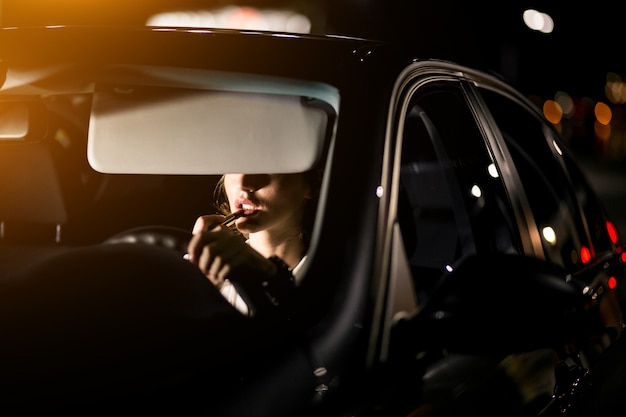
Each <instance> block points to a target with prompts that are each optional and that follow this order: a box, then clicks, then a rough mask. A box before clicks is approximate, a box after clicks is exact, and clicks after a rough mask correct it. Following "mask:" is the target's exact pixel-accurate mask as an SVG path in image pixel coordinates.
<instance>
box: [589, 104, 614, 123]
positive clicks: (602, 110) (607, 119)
mask: <svg viewBox="0 0 626 417" xmlns="http://www.w3.org/2000/svg"><path fill="white" fill-rule="evenodd" d="M593 112H594V114H595V115H596V120H597V121H598V123H600V124H603V125H605V126H608V124H609V123H611V118H612V117H613V112H611V108H610V107H609V106H608V105H606V104H605V103H602V102H601V101H599V102H597V103H596V106H595V107H594V109H593Z"/></svg>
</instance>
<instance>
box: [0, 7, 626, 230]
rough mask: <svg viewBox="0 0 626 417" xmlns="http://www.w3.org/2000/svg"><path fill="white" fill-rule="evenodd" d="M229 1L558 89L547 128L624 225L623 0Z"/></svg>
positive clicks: (549, 93) (118, 12)
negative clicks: (558, 119)
mask: <svg viewBox="0 0 626 417" xmlns="http://www.w3.org/2000/svg"><path fill="white" fill-rule="evenodd" d="M232 3H234V1H228V0H0V5H1V9H0V11H1V15H0V19H1V22H2V25H3V26H4V27H8V26H20V25H42V24H43V25H57V24H64V25H75V24H116V25H135V24H140V25H142V24H144V23H145V22H146V20H147V17H148V16H149V15H151V14H153V13H156V12H161V11H171V10H175V9H179V10H191V11H193V10H200V9H208V8H218V7H222V6H225V5H229V4H232ZM237 4H238V5H241V6H253V7H259V8H290V9H292V10H295V11H298V12H301V13H303V14H306V15H308V16H309V17H310V18H311V21H312V28H311V32H312V33H332V34H342V35H353V36H360V37H369V38H377V39H385V40H395V41H400V42H407V43H412V44H419V45H421V46H423V47H425V48H426V49H425V51H427V52H425V54H427V55H431V56H450V57H453V58H454V59H455V60H458V61H459V62H462V63H468V64H470V65H476V66H480V67H483V68H489V69H491V70H493V71H494V72H496V73H498V74H500V75H502V76H503V77H504V78H505V79H506V80H507V81H508V82H509V83H511V84H512V85H514V86H515V87H517V88H518V89H519V90H520V91H522V92H523V93H524V94H526V95H527V96H529V97H534V98H535V99H536V102H538V103H542V102H544V101H545V100H548V99H554V97H555V94H556V93H557V92H565V93H566V94H567V95H568V96H569V97H571V98H572V100H574V102H575V103H577V104H578V106H579V107H578V108H579V110H580V111H578V112H577V113H576V114H577V115H576V116H574V117H572V118H568V119H563V122H562V123H561V124H560V125H559V126H557V127H558V128H559V129H560V130H561V131H562V133H563V136H564V137H565V139H566V140H567V141H568V142H569V144H570V145H571V148H572V149H573V150H574V151H575V152H576V154H577V155H578V157H579V159H580V162H581V164H582V165H583V168H584V169H585V170H586V172H587V174H588V176H589V178H590V180H591V182H592V183H593V185H594V186H595V188H596V189H597V190H598V191H599V193H600V196H601V198H602V199H604V201H605V204H606V205H607V209H608V211H609V213H610V214H611V215H612V216H613V217H614V218H615V220H616V221H617V223H618V226H619V227H620V230H622V231H623V232H624V233H626V202H625V201H624V200H626V199H625V198H624V196H625V195H626V168H625V166H626V40H625V39H626V38H625V37H624V35H625V33H624V27H625V26H626V24H625V23H626V1H610V0H595V1H593V2H585V3H583V4H580V3H574V2H563V1H556V0H547V1H531V0H517V1H502V2H495V3H494V2H484V1H483V2H480V1H479V2H476V1H474V2H467V1H465V2H464V1H462V0H453V1H446V0H427V1H426V0H422V1H418V0H246V1H243V2H237ZM526 8H533V9H536V10H538V11H541V12H545V13H548V14H549V15H550V16H551V17H552V18H553V20H554V31H553V32H552V33H550V34H544V33H540V32H537V31H532V30H530V29H528V28H527V27H526V26H525V25H524V23H523V21H522V12H523V11H524V10H525V9H526ZM424 57H427V56H424ZM609 73H613V74H615V75H614V76H617V77H618V78H619V79H621V80H622V82H623V83H622V84H621V85H622V89H623V100H622V101H621V102H610V101H609V100H608V98H607V95H606V94H605V86H606V85H607V75H608V74H609ZM597 102H603V103H605V104H608V105H609V107H610V108H611V110H612V114H613V118H612V120H611V126H610V135H608V134H606V135H605V137H603V138H602V137H600V136H602V135H598V133H597V132H596V129H597V123H595V122H594V121H595V118H594V116H593V110H592V108H593V107H592V106H593V104H595V103H597ZM583 104H585V105H586V107H584V106H583ZM583 110H584V112H583ZM604 132H605V133H606V129H605V131H604Z"/></svg>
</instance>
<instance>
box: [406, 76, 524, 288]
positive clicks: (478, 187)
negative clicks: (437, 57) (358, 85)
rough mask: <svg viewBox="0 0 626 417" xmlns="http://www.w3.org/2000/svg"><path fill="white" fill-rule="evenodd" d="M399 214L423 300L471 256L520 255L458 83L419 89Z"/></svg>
mask: <svg viewBox="0 0 626 417" xmlns="http://www.w3.org/2000/svg"><path fill="white" fill-rule="evenodd" d="M400 189H401V190H400V201H399V204H398V207H399V208H398V218H399V222H400V226H401V230H402V233H403V237H404V241H405V246H406V250H407V256H408V257H409V259H410V265H411V269H412V271H413V275H414V280H415V282H416V287H417V289H418V290H417V291H418V292H419V295H420V297H423V296H425V295H427V294H428V292H429V291H430V290H431V289H432V286H433V285H434V284H436V282H437V281H438V278H439V277H440V276H441V274H442V273H444V272H445V271H450V270H452V269H453V268H454V266H455V263H456V262H457V261H458V260H459V259H461V258H463V257H465V256H467V255H470V254H474V253H485V252H517V251H518V238H517V234H516V233H517V232H516V229H515V228H514V227H513V225H514V221H513V218H512V216H511V215H510V214H509V213H510V210H509V209H508V206H509V204H508V199H507V196H506V193H505V189H504V186H503V184H502V181H501V179H500V177H499V175H498V173H497V170H496V167H495V165H494V163H493V160H492V158H491V156H490V154H489V152H488V151H487V147H486V146H485V142H484V139H483V135H482V133H481V131H480V130H479V128H478V126H477V123H476V121H475V118H474V116H473V114H472V113H471V111H470V109H469V107H468V104H467V100H466V99H465V97H464V94H463V91H462V89H461V87H460V85H459V84H458V83H446V82H437V83H431V84H430V85H426V86H424V87H422V88H421V89H419V90H418V91H417V93H416V94H415V95H414V97H413V98H412V99H411V101H410V104H409V110H408V111H407V117H406V120H405V121H404V134H403V139H402V158H401V170H400Z"/></svg>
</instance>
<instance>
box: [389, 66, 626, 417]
mask: <svg viewBox="0 0 626 417" xmlns="http://www.w3.org/2000/svg"><path fill="white" fill-rule="evenodd" d="M483 86H484V87H483ZM396 87H397V91H396V95H395V96H394V100H395V101H394V103H393V106H392V108H393V119H392V120H390V124H391V129H390V130H389V131H390V132H391V136H390V137H388V140H389V141H390V142H391V144H390V145H389V148H388V149H389V152H388V154H387V157H388V162H389V164H390V166H389V171H388V172H389V182H390V189H391V193H390V194H391V197H390V200H389V209H388V213H389V216H388V219H387V223H386V229H385V231H386V234H385V236H386V239H385V242H386V249H387V250H388V259H389V263H388V269H387V270H386V272H387V273H388V281H387V282H388V287H387V292H386V298H385V300H384V301H385V309H384V311H385V317H384V320H383V323H384V324H383V325H382V328H381V331H380V334H379V336H380V338H381V339H382V342H381V343H380V347H381V348H380V350H379V351H378V352H377V355H378V356H377V359H378V360H380V361H381V362H382V363H395V362H396V361H397V360H398V358H397V357H394V355H395V356H398V355H403V354H405V355H406V354H408V355H413V357H414V358H422V359H418V360H416V361H415V362H412V364H413V366H411V367H406V368H405V369H411V370H412V371H415V370H416V369H418V371H417V372H421V373H422V378H421V380H420V381H419V382H416V383H415V384H414V385H413V386H412V387H411V388H410V389H409V391H411V390H413V392H415V391H418V392H420V395H421V401H422V406H424V405H425V404H429V403H430V402H431V401H432V402H434V403H436V406H437V407H443V408H444V409H448V410H450V409H466V410H467V409H472V407H478V408H481V409H482V410H484V407H485V406H486V404H489V407H494V408H493V409H494V411H495V410H498V411H502V410H505V409H506V410H520V409H522V410H524V412H525V413H529V414H528V415H534V414H533V413H534V411H537V412H538V411H539V410H540V409H541V408H543V407H544V406H546V405H548V404H549V403H550V401H551V397H552V394H553V392H554V388H555V385H556V380H555V367H556V366H557V364H558V363H559V360H560V359H563V358H562V357H560V353H561V352H556V351H555V346H554V345H553V344H551V343H552V342H553V340H549V339H551V336H550V335H549V332H550V329H549V328H547V329H546V330H545V333H543V334H542V335H541V336H539V334H541V332H539V331H538V332H537V335H533V338H535V340H534V342H536V343H535V344H532V343H529V344H528V346H527V348H526V347H521V344H520V347H519V351H517V350H518V347H514V346H511V352H510V354H504V355H493V354H492V351H491V348H492V347H495V346H504V344H505V342H504V340H503V339H505V338H506V337H507V336H506V335H505V334H507V333H506V332H504V333H502V327H501V326H500V325H499V323H501V322H506V321H507V319H508V318H512V317H508V316H505V317H503V318H501V319H498V317H497V316H498V314H501V313H502V312H501V311H499V310H498V309H493V311H492V315H493V316H494V317H493V318H491V317H488V319H489V320H487V321H486V322H485V323H472V326H476V327H475V329H474V330H472V331H470V330H467V329H464V331H463V332H462V333H463V337H457V338H456V339H455V343H456V344H454V346H455V348H456V349H457V351H458V353H455V354H451V353H450V352H448V351H447V349H445V348H444V349H434V350H430V351H429V350H420V349H421V348H423V347H424V346H428V345H429V343H424V342H423V341H422V342H415V341H413V342H412V343H408V341H407V340H406V337H407V332H402V331H395V330H396V329H397V328H398V327H399V326H398V323H403V322H406V321H408V322H411V321H415V320H413V319H414V318H415V317H416V316H419V314H420V311H421V310H422V309H423V308H424V306H427V305H428V303H429V299H430V297H431V295H432V294H433V293H435V292H436V291H439V287H441V286H442V282H444V281H446V280H447V278H448V275H452V274H454V271H455V269H456V268H457V267H460V266H461V265H462V264H463V263H464V261H465V260H466V259H468V258H471V257H472V256H474V255H480V256H488V257H489V256H499V255H508V256H516V257H517V258H519V259H525V258H531V259H536V260H538V261H540V262H543V261H547V262H544V263H545V267H548V266H550V265H557V266H558V267H559V268H562V271H563V273H565V272H566V271H569V272H574V268H573V267H574V265H572V262H575V263H578V264H580V263H581V262H582V257H583V256H586V251H587V250H589V251H591V252H590V253H594V254H595V249H590V248H591V247H593V248H596V247H597V248H602V251H603V252H604V253H607V252H610V251H611V249H614V246H615V241H611V238H610V233H608V232H607V227H608V228H609V230H610V227H611V225H609V224H606V223H605V221H604V218H603V215H602V213H601V211H599V210H597V209H595V203H589V202H587V203H585V204H586V205H591V206H593V207H594V208H590V207H587V210H586V212H588V214H590V219H587V218H586V217H585V215H584V214H583V212H584V211H585V210H583V209H582V208H581V203H580V202H579V197H580V195H581V193H580V191H581V188H580V187H581V185H579V182H578V180H580V178H578V177H576V178H574V176H575V174H572V175H570V174H569V173H568V172H567V168H572V166H573V165H572V162H571V161H564V160H559V157H560V156H561V155H562V152H561V153H559V151H560V150H561V149H560V148H559V146H558V145H557V138H556V137H555V136H553V135H552V132H551V131H550V129H549V126H547V125H546V124H545V122H544V121H543V120H542V119H541V118H540V117H538V115H537V113H536V112H533V110H532V109H530V108H529V107H528V102H526V101H524V99H523V98H522V97H521V96H520V95H519V93H517V92H515V91H514V90H512V89H510V87H508V86H507V85H505V84H503V83H501V82H500V81H499V80H497V79H496V78H494V77H490V76H488V75H486V74H483V73H480V72H475V71H471V70H468V69H467V68H462V67H458V66H455V65H452V64H448V63H443V62H425V63H424V62H422V63H416V64H413V65H412V66H411V67H409V68H407V69H406V70H405V71H404V73H403V74H402V75H401V76H400V78H399V81H398V83H397V85H396ZM483 94H484V95H485V96H486V97H487V98H486V99H485V98H484V97H483ZM524 106H526V107H524ZM492 107H493V108H494V109H495V116H494V115H493V114H492V113H491V112H490V109H491V108H492ZM512 108H513V109H515V111H512ZM503 118H504V119H503ZM501 119H503V120H501ZM504 122H508V124H507V123H504ZM500 123H501V124H502V128H504V129H505V130H506V131H504V132H503V131H502V130H501V128H500ZM513 127H520V129H519V130H515V129H514V128H513ZM511 137H515V139H516V141H512V140H511ZM529 142H530V143H529ZM536 154H538V155H536ZM536 158H543V159H541V160H540V161H538V160H537V159H536ZM536 163H539V164H540V167H539V168H538V167H537V166H535V165H534V164H536ZM568 164H569V165H568ZM537 168H538V169H537ZM537 172H539V173H541V175H540V176H541V178H538V177H537V176H536V175H537ZM575 172H576V171H575ZM533 173H534V174H535V176H533V175H532V174H533ZM539 180H541V181H543V183H542V184H541V185H540V186H539V187H537V185H536V184H537V182H538V181H539ZM382 183H385V181H384V180H383V181H382ZM585 191H590V190H588V189H585ZM577 192H578V193H577ZM529 196H530V199H529ZM586 197H588V199H587V201H588V200H591V199H592V194H591V193H589V194H588V195H586ZM548 199H549V200H550V203H551V204H544V202H545V201H546V200H548ZM548 219H549V220H550V222H549V223H547V220H548ZM590 224H591V225H592V228H593V230H596V229H598V228H600V229H602V230H600V231H596V232H595V238H592V237H591V234H593V233H590V229H589V226H590ZM549 227H552V229H549ZM551 231H552V232H553V233H556V234H557V236H558V237H559V242H560V243H559V245H560V248H559V249H555V247H554V245H553V243H552V242H550V241H549V239H550V236H552V235H550V232H551ZM574 254H575V255H577V256H578V260H577V261H572V259H573V257H574ZM494 259H495V258H494ZM503 266H504V267H505V268H506V266H507V265H503ZM510 266H511V268H512V269H513V268H515V267H514V266H513V265H512V264H511V265H510ZM540 268H541V269H543V268H544V264H541V265H540ZM475 272H478V273H476V274H474V276H470V277H465V278H466V279H471V280H475V283H474V285H473V286H474V287H480V286H482V285H484V286H485V289H484V293H488V294H489V295H486V294H482V293H481V292H479V291H477V290H472V292H471V295H470V294H465V296H466V297H469V298H471V297H475V298H476V299H475V303H476V304H480V303H485V304H487V305H489V303H490V300H489V299H494V298H495V299H500V301H498V304H497V305H499V306H504V305H506V303H507V302H508V300H513V299H519V296H518V295H517V294H514V293H512V292H514V291H511V290H512V289H515V288H518V289H521V290H523V291H530V293H529V294H530V296H529V297H528V299H526V300H524V303H526V305H521V304H520V307H522V308H523V310H520V311H519V312H517V311H515V308H514V307H513V305H511V306H510V309H509V308H504V310H503V311H506V312H509V313H511V314H514V315H515V317H516V319H515V320H517V322H518V323H522V322H523V320H524V314H525V313H530V314H529V317H530V316H531V315H532V316H533V317H534V318H535V320H536V321H537V323H539V322H542V321H545V322H547V321H550V320H551V317H548V316H546V317H542V314H543V313H538V314H535V313H531V308H529V307H528V306H527V305H532V304H533V303H539V301H538V300H540V299H542V298H544V299H545V302H544V306H548V305H549V304H550V303H551V301H550V297H551V296H552V295H553V294H551V293H550V294H548V292H545V293H543V294H540V291H541V289H540V288H537V291H535V293H536V294H537V295H538V296H537V297H533V294H532V291H534V288H533V285H536V284H537V281H536V280H535V281H532V282H531V278H530V277H529V278H528V284H527V285H525V283H524V279H525V276H524V274H523V273H521V272H520V273H519V274H517V275H516V278H518V281H519V282H517V283H516V284H515V285H517V284H520V286H518V287H515V285H511V286H509V283H508V282H506V280H507V279H509V275H515V273H516V272H519V271H505V272H504V273H501V275H502V276H501V278H502V285H500V286H496V285H497V284H498V282H497V281H485V282H482V277H481V274H480V273H481V272H482V271H481V270H480V269H479V270H477V271H475ZM558 274H560V272H559V273H557V275H558ZM531 275H533V276H536V277H538V275H535V274H534V272H533V273H531ZM555 276H556V275H555ZM539 278H540V277H539ZM540 279H541V278H540ZM559 281H562V282H565V279H562V280H559ZM494 284H496V285H494ZM489 287H491V288H489ZM570 289H572V288H570ZM474 291H476V292H474ZM574 293H575V291H574ZM462 296H463V295H462ZM483 297H484V298H483ZM611 298H612V297H611ZM470 302H471V300H470ZM554 303H555V304H557V301H556V297H555V301H554ZM609 304H611V306H610V307H609V308H608V310H610V311H612V314H613V316H612V317H613V318H612V319H611V320H612V321H611V323H610V326H611V327H616V326H618V325H619V324H620V323H621V316H620V314H619V311H620V310H619V306H616V305H615V304H616V303H615V300H612V301H611V302H610V303H609ZM494 305H495V304H494ZM537 310H542V307H539V305H538V304H537ZM542 311H548V310H542ZM432 312H433V314H445V311H440V310H437V309H435V310H432ZM515 320H513V321H515ZM529 321H532V320H530V319H529ZM417 328H418V327H414V329H417ZM558 328H560V329H561V330H562V328H563V326H557V329H554V331H555V332H557V330H558ZM424 329H426V330H428V329H429V328H428V327H423V328H422V330H424ZM430 330H431V332H430V333H429V332H428V331H425V332H424V334H421V335H415V334H413V335H410V336H409V338H411V339H420V338H421V339H429V338H430V339H431V340H433V339H442V340H444V339H445V340H452V339H454V336H452V337H451V336H450V335H447V334H442V332H437V330H436V328H434V329H433V328H431V329H430ZM531 332H532V331H530V332H529V335H530V334H531ZM612 332H613V333H615V332H617V330H612ZM613 333H612V334H613ZM509 335H510V333H509ZM611 337H613V335H612V336H611ZM481 338H482V340H480V339H481ZM542 338H543V339H542ZM520 340H521V339H520ZM501 343H502V345H501ZM430 344H431V345H434V346H438V348H441V347H442V346H446V345H445V344H438V343H434V344H432V343H430ZM398 346H400V347H399V348H398ZM407 346H412V347H407ZM417 346H420V348H417ZM451 346H452V345H451ZM468 352H471V353H472V354H471V355H469V354H467V353H468ZM425 358H428V359H425ZM478 358H480V359H478ZM400 361H402V359H400ZM582 365H583V364H582V363H577V364H576V366H575V368H576V369H577V370H580V372H581V373H584V370H585V368H584V367H583V366H582ZM402 389H406V387H402ZM402 389H400V391H402ZM430 406H432V404H430ZM558 408H559V406H556V408H555V409H558Z"/></svg>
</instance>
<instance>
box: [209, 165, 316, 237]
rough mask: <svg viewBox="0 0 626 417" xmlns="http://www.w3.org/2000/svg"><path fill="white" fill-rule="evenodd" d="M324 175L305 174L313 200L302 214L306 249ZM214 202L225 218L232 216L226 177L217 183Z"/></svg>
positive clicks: (308, 202)
mask: <svg viewBox="0 0 626 417" xmlns="http://www.w3.org/2000/svg"><path fill="white" fill-rule="evenodd" d="M322 174H323V172H322V170H321V169H312V170H310V171H306V172H304V173H303V176H304V181H305V182H306V183H307V184H308V185H309V187H310V189H311V198H310V199H309V200H308V201H307V202H306V203H305V205H304V212H303V213H302V240H303V242H304V246H305V249H308V248H309V243H310V241H311V233H312V232H313V225H314V224H315V213H316V211H317V203H318V200H319V191H320V186H321V182H322ZM213 201H214V202H213V205H214V207H215V209H216V210H217V212H218V213H219V214H223V215H224V216H228V215H229V214H230V203H229V202H228V196H227V195H226V189H225V188H224V175H222V176H221V177H220V179H219V180H218V181H217V184H215V189H214V190H213Z"/></svg>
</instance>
